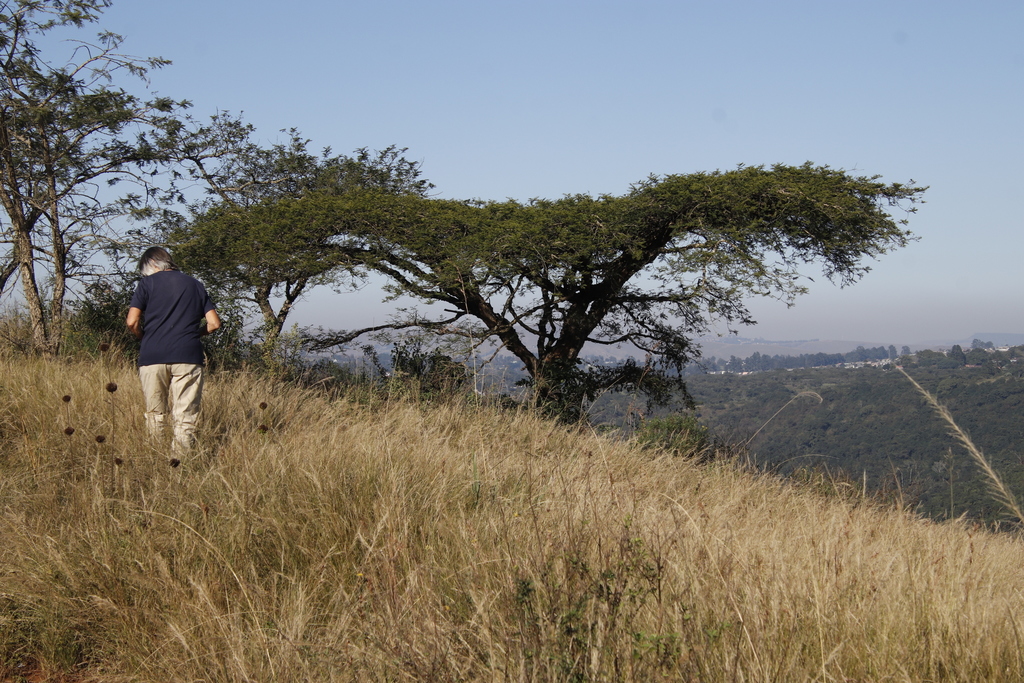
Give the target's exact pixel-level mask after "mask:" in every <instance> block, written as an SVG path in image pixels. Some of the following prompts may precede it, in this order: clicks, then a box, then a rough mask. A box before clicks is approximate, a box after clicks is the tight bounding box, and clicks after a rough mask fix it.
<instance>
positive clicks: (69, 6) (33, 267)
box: [0, 0, 180, 354]
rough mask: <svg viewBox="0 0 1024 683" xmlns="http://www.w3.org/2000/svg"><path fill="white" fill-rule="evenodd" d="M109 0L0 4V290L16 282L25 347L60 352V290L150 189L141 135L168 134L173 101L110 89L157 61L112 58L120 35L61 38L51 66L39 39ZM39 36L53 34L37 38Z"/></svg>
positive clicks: (89, 18)
mask: <svg viewBox="0 0 1024 683" xmlns="http://www.w3.org/2000/svg"><path fill="white" fill-rule="evenodd" d="M107 6H109V1H108V0H74V1H70V2H67V1H64V2H62V1H59V0H6V1H2V2H0V206H2V208H3V211H4V213H6V216H7V221H6V225H4V226H3V228H2V231H0V236H2V243H3V244H6V245H8V251H7V253H6V254H5V255H4V256H3V261H2V262H0V292H2V291H5V289H6V287H7V286H8V284H9V282H10V280H11V278H12V277H13V276H14V275H15V273H17V274H18V279H19V280H20V283H21V289H22V292H23V295H24V302H25V305H26V307H27V309H28V315H29V319H30V321H31V327H32V345H33V347H34V349H35V350H36V351H39V352H43V353H48V354H53V353H56V352H57V351H58V349H59V347H60V342H61V339H62V336H63V326H64V318H65V310H64V303H65V298H66V296H67V293H68V285H69V282H70V281H71V280H72V279H74V278H76V277H80V276H82V275H84V274H86V273H87V271H88V260H89V258H90V256H91V255H92V254H93V253H95V251H97V250H98V249H99V248H100V247H101V246H102V240H101V238H102V237H103V236H104V234H105V233H106V232H107V230H108V226H109V224H110V221H111V220H112V219H114V218H115V217H117V216H120V215H124V214H125V213H127V212H129V211H131V210H132V209H134V208H138V205H139V203H140V202H141V201H143V200H144V199H146V198H147V196H148V195H149V192H150V188H149V187H148V183H147V182H146V181H147V179H146V177H144V176H143V175H142V174H141V173H140V169H141V168H142V167H144V166H146V165H148V164H151V163H153V162H155V161H158V160H159V155H158V154H157V151H156V149H155V148H154V147H153V146H152V145H151V144H150V141H149V140H148V139H147V134H148V133H149V132H151V131H153V130H157V129H162V130H167V129H172V128H173V127H175V126H176V125H178V124H177V122H176V120H175V119H174V117H173V111H174V110H175V109H176V108H177V107H178V106H180V105H178V104H176V103H174V102H171V101H170V100H167V99H154V100H151V101H144V100H142V99H140V98H138V97H137V96H135V95H133V94H130V93H129V92H128V91H126V90H124V89H122V88H120V87H116V86H114V85H113V84H112V83H113V80H114V78H115V77H119V76H121V75H128V76H133V77H138V78H141V79H144V78H145V76H146V73H147V71H148V70H149V69H152V68H156V67H159V66H162V65H164V64H165V63H166V62H165V61H164V60H161V59H137V58H134V57H129V56H126V55H123V54H121V53H120V52H119V51H118V50H119V48H120V46H121V42H122V39H121V37H120V36H117V35H114V34H112V33H101V34H100V35H99V37H98V39H97V40H96V42H94V43H87V42H81V41H71V42H69V43H65V44H66V45H68V50H67V52H68V54H67V55H66V57H67V58H66V60H64V61H60V60H56V59H51V57H50V56H49V54H48V53H49V51H50V50H51V48H50V47H49V46H48V47H47V50H46V51H45V54H44V50H43V48H42V47H41V46H40V41H41V39H42V38H43V36H44V35H47V34H50V33H51V32H52V31H54V30H56V29H64V28H81V27H82V26H84V25H85V24H88V23H91V22H94V21H96V20H97V19H98V16H99V14H100V12H101V11H102V10H103V9H104V8H106V7H107ZM48 37H52V35H51V36H48ZM122 181H135V182H136V183H138V185H139V187H140V189H139V190H137V191H136V193H134V194H122V195H121V196H120V197H118V198H116V199H114V198H113V197H115V196H116V195H115V194H114V191H113V190H111V189H109V186H112V185H114V184H116V183H118V182H122Z"/></svg>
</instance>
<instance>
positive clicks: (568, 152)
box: [101, 0, 1024, 344]
mask: <svg viewBox="0 0 1024 683" xmlns="http://www.w3.org/2000/svg"><path fill="white" fill-rule="evenodd" d="M101 23H102V25H103V27H105V28H109V29H111V30H113V31H116V32H119V33H122V34H123V35H125V36H126V38H127V42H126V44H125V46H124V47H125V50H126V51H127V52H129V53H131V54H135V55H139V56H154V55H159V56H162V57H166V58H168V59H171V60H172V61H173V62H174V64H173V65H172V66H170V67H167V68H166V69H164V70H162V71H160V72H158V73H156V74H155V75H154V77H153V87H154V88H155V89H156V90H157V91H158V92H160V93H161V94H163V95H168V96H171V97H175V98H186V99H189V100H191V101H192V102H193V103H194V109H193V112H194V113H195V114H196V115H199V116H205V115H208V114H212V113H214V112H215V111H217V110H228V111H231V112H244V115H245V118H246V119H247V120H249V121H250V122H252V123H253V124H255V125H256V126H257V128H258V130H259V131H260V133H261V135H262V136H263V138H264V140H265V141H266V142H268V143H269V142H273V141H276V140H278V139H279V135H278V133H277V131H278V130H279V129H282V128H289V127H297V128H299V129H300V130H301V131H302V132H303V133H304V134H305V135H306V136H307V137H308V138H310V139H311V140H312V141H313V143H314V146H316V147H323V146H330V147H332V148H333V149H334V150H335V151H336V152H350V151H352V150H353V149H355V148H358V147H370V148H375V149H376V148H382V147H385V146H387V145H390V144H397V145H399V146H402V147H408V148H409V152H408V155H409V156H410V158H414V159H417V160H420V161H422V163H423V170H424V173H425V175H426V177H428V178H429V179H430V180H432V181H433V182H434V183H435V184H436V185H437V191H438V193H439V194H440V196H443V197H451V198H474V197H476V198H484V199H502V198H505V197H513V198H516V199H528V198H531V197H558V196H561V195H563V194H567V193H577V192H587V193H593V194H598V193H612V194H618V193H622V192H625V191H626V190H627V189H628V188H629V185H630V184H631V183H633V182H635V181H638V180H640V179H642V178H644V177H646V176H647V175H648V174H650V173H686V172H691V171H698V170H712V169H728V168H733V167H735V166H736V165H737V164H746V165H756V164H771V163H775V162H783V163H790V164H799V163H802V162H804V161H808V160H809V161H813V162H814V163H816V164H828V165H830V166H833V167H837V168H844V169H847V170H854V171H857V172H858V173H862V174H866V175H874V174H880V175H881V176H882V177H883V178H884V179H885V180H887V181H890V182H893V181H896V182H905V181H909V180H911V179H913V180H915V181H917V182H918V183H919V184H923V185H928V186H930V188H931V189H930V190H929V191H928V193H927V194H926V200H927V203H926V204H925V205H923V206H922V207H921V208H920V211H919V212H918V213H917V214H916V215H915V216H913V217H912V218H911V225H910V227H911V230H913V231H914V232H915V233H916V234H917V235H918V236H919V237H920V241H918V242H916V243H914V244H912V245H911V246H910V247H908V248H906V249H904V250H902V251H901V252H898V253H894V254H890V255H888V256H886V257H883V258H882V260H880V261H878V262H877V263H876V264H875V265H874V266H873V270H872V272H871V273H869V274H868V275H867V276H866V277H865V279H864V280H863V281H862V282H860V283H859V284H857V285H855V286H853V287H852V288H848V289H845V290H840V289H838V288H836V287H833V286H832V285H830V284H828V283H827V282H825V281H823V280H822V279H821V278H820V277H817V275H818V273H814V272H813V271H809V273H808V274H810V275H812V276H815V279H816V280H817V282H816V283H815V284H813V285H812V291H811V293H810V294H809V295H807V296H805V297H803V298H801V299H800V300H798V302H797V304H796V306H795V307H793V308H791V309H786V308H785V307H784V306H781V305H777V304H774V303H772V302H766V303H761V302H752V304H751V305H752V309H753V310H754V312H755V317H756V318H757V319H758V321H759V324H758V325H757V326H755V327H752V328H746V329H745V330H744V331H743V332H742V334H743V335H744V336H761V337H765V338H767V339H776V340H782V339H809V338H821V339H849V340H858V341H871V342H879V343H885V344H889V343H895V344H903V343H908V344H909V343H917V342H921V341H925V340H933V339H954V340H955V339H962V338H965V337H967V336H969V335H971V334H973V333H975V332H983V331H991V332H997V331H999V332H1024V316H1022V314H1024V304H1022V302H1021V294H1020V292H1021V290H1022V287H1021V274H1020V272H1021V271H1020V267H1019V265H1018V264H1019V262H1020V260H1021V259H1022V258H1024V229H1022V228H1024V225H1022V223H1024V220H1022V218H1021V215H1022V213H1021V210H1020V207H1019V204H1020V202H1021V191H1020V189H1021V187H1022V185H1024V170H1022V168H1024V165H1022V164H1024V162H1022V159H1024V136H1022V134H1021V130H1020V127H1021V124H1022V122H1024V40H1022V39H1021V35H1022V33H1024V3H1022V2H1020V1H1019V0H1013V1H1010V0H1000V1H998V2H993V1H986V0H980V1H978V2H974V3H966V2H949V1H947V0H932V1H929V2H922V1H913V2H911V1H908V0H885V1H867V2H863V1H862V2H838V1H832V0H796V1H786V0H772V1H770V2H769V1H768V0H762V1H754V0H743V1H729V0H725V1H722V2H689V1H675V2H670V1H667V0H659V1H647V0H628V1H627V0H616V1H614V2H601V1H599V0H587V1H565V0H546V1H544V2H537V1H532V0H531V1H519V2H513V1H503V2H499V1H487V0H474V1H472V2H471V1H468V0H467V1H462V2H457V1H453V0H430V1H427V0H405V1H392V0H375V1H373V2H369V1H366V2H354V1H351V0H349V1H347V2H345V1H327V0H318V1H308V0H307V1H304V2H303V1H300V2H295V3H289V4H288V5H287V6H286V4H285V3H282V2H268V1H266V0H245V1H242V0H204V1H203V2H199V1H198V0H174V1H173V2H169V1H168V0H119V1H115V5H114V6H113V7H112V8H111V9H109V10H108V11H107V12H106V14H105V17H104V19H103V21H102V22H101ZM386 314H387V308H386V307H385V306H384V305H382V304H380V302H379V298H378V296H377V295H376V294H375V293H374V292H373V291H370V290H367V291H364V292H360V293H357V294H345V295H333V294H331V295H329V296H328V295H313V296H312V297H311V299H310V300H309V301H307V302H305V303H303V304H302V305H300V306H299V308H298V309H297V312H296V321H297V322H299V323H300V324H323V325H326V326H331V327H338V328H351V327H355V326H358V325H362V324H366V323H369V322H371V321H373V320H376V321H377V322H380V321H382V320H383V319H384V318H385V317H386Z"/></svg>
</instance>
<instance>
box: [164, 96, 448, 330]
mask: <svg viewBox="0 0 1024 683" xmlns="http://www.w3.org/2000/svg"><path fill="white" fill-rule="evenodd" d="M253 133H254V130H253V128H252V126H251V125H249V124H246V123H244V122H243V121H242V120H241V119H240V118H238V117H233V116H230V115H226V114H221V115H218V116H215V117H213V118H212V119H211V121H210V123H209V124H208V125H204V126H193V127H192V128H190V129H188V130H183V131H176V132H175V133H174V134H173V135H169V136H167V138H165V139H164V140H163V141H162V144H163V145H164V146H165V147H167V148H168V149H175V150H180V151H179V152H178V153H179V155H180V156H179V159H178V160H179V161H180V162H181V169H180V172H181V173H182V174H184V175H185V176H187V178H188V179H189V180H190V181H198V182H199V183H201V184H202V185H203V186H204V187H205V188H206V191H207V196H206V197H205V198H203V199H201V200H200V201H197V202H193V203H191V204H190V205H189V206H188V209H187V212H186V215H181V214H171V215H168V216H165V217H164V219H163V223H162V227H163V229H164V237H165V240H166V241H167V242H168V243H170V244H171V245H172V246H173V247H174V252H175V256H176V258H178V259H179V260H180V262H181V263H182V265H183V267H185V268H187V269H188V270H190V271H192V272H194V273H195V274H196V275H197V276H199V277H200V278H202V279H203V280H204V282H206V284H207V285H208V286H210V287H211V288H212V289H214V290H216V291H217V292H218V293H219V294H220V295H221V296H226V297H228V298H231V299H235V300H240V301H244V302H248V303H249V304H253V305H255V306H256V307H257V309H258V310H259V312H260V315H261V316H262V319H263V323H264V341H265V343H266V344H267V345H269V346H272V345H273V343H274V341H275V340H276V339H277V338H278V336H279V335H280V334H281V330H282V329H283V328H284V325H285V322H286V320H287V318H288V315H289V313H290V312H291V311H292V309H293V307H294V305H295V303H296V302H297V301H298V300H299V298H300V297H301V296H302V295H303V294H304V293H306V292H307V291H308V290H309V288H311V287H314V286H317V285H333V286H342V285H344V284H345V283H346V282H347V281H348V279H349V278H352V277H355V276H356V275H357V266H358V265H359V264H358V262H357V260H356V259H354V258H353V248H352V247H351V246H350V245H349V244H348V241H347V240H346V239H345V236H344V235H339V233H338V230H337V223H336V222H335V221H334V220H333V217H332V215H331V211H330V210H329V202H330V200H331V199H332V198H336V197H338V196H342V195H345V194H346V193H350V192H352V191H355V190H373V191H376V192H381V193H384V194H412V195H416V196H422V195H425V194H426V193H427V192H428V191H429V190H430V188H431V187H433V186H432V185H431V184H430V183H429V182H427V181H426V180H424V179H422V178H421V177H420V166H419V163H417V162H412V161H409V160H408V159H406V158H405V157H404V156H402V155H403V153H404V152H405V151H406V150H404V149H399V148H396V147H388V148H387V149H384V150H381V151H379V152H376V153H371V152H370V151H369V150H367V149H359V150H356V152H355V153H354V155H353V156H345V155H333V154H332V153H331V150H330V149H325V150H323V152H322V153H320V154H316V153H313V152H311V151H310V149H309V145H310V142H309V140H306V139H303V138H302V137H301V135H300V134H299V133H298V131H296V130H294V129H293V130H290V131H288V141H287V142H285V143H282V144H276V145H272V146H270V147H261V146H260V145H259V144H257V143H256V142H254V141H253V139H252V138H253ZM355 251H356V252H358V250H355ZM275 296H280V297H281V299H282V301H281V304H280V305H279V306H278V307H277V309H275V308H274V305H273V302H272V298H273V297H275Z"/></svg>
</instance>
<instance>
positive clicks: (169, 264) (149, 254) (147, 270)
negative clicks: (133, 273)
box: [139, 247, 178, 277]
mask: <svg viewBox="0 0 1024 683" xmlns="http://www.w3.org/2000/svg"><path fill="white" fill-rule="evenodd" d="M162 270H178V264H176V263H175V262H174V260H173V259H172V258H171V255H170V254H168V253H167V250H166V249H164V248H163V247H150V248H149V249H147V250H146V251H145V252H144V253H143V254H142V258H140V259H139V271H140V272H141V273H142V276H143V277H147V276H149V275H152V274H153V273H159V272H160V271H162Z"/></svg>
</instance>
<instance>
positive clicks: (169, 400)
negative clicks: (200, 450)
mask: <svg viewBox="0 0 1024 683" xmlns="http://www.w3.org/2000/svg"><path fill="white" fill-rule="evenodd" d="M139 379H141V380H142V393H143V395H144V396H145V397H146V427H147V428H148V429H149V434H150V436H153V437H159V436H162V435H163V431H164V425H165V424H167V414H168V413H170V415H171V420H172V424H173V426H174V441H173V443H172V446H171V447H172V449H173V451H174V452H175V453H176V454H183V453H185V452H186V451H188V450H189V449H190V448H192V445H193V444H194V443H195V440H196V423H197V422H198V421H199V401H200V400H201V399H202V397H203V366H202V365H195V364H193V363H158V364H156V365H141V366H139Z"/></svg>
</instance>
